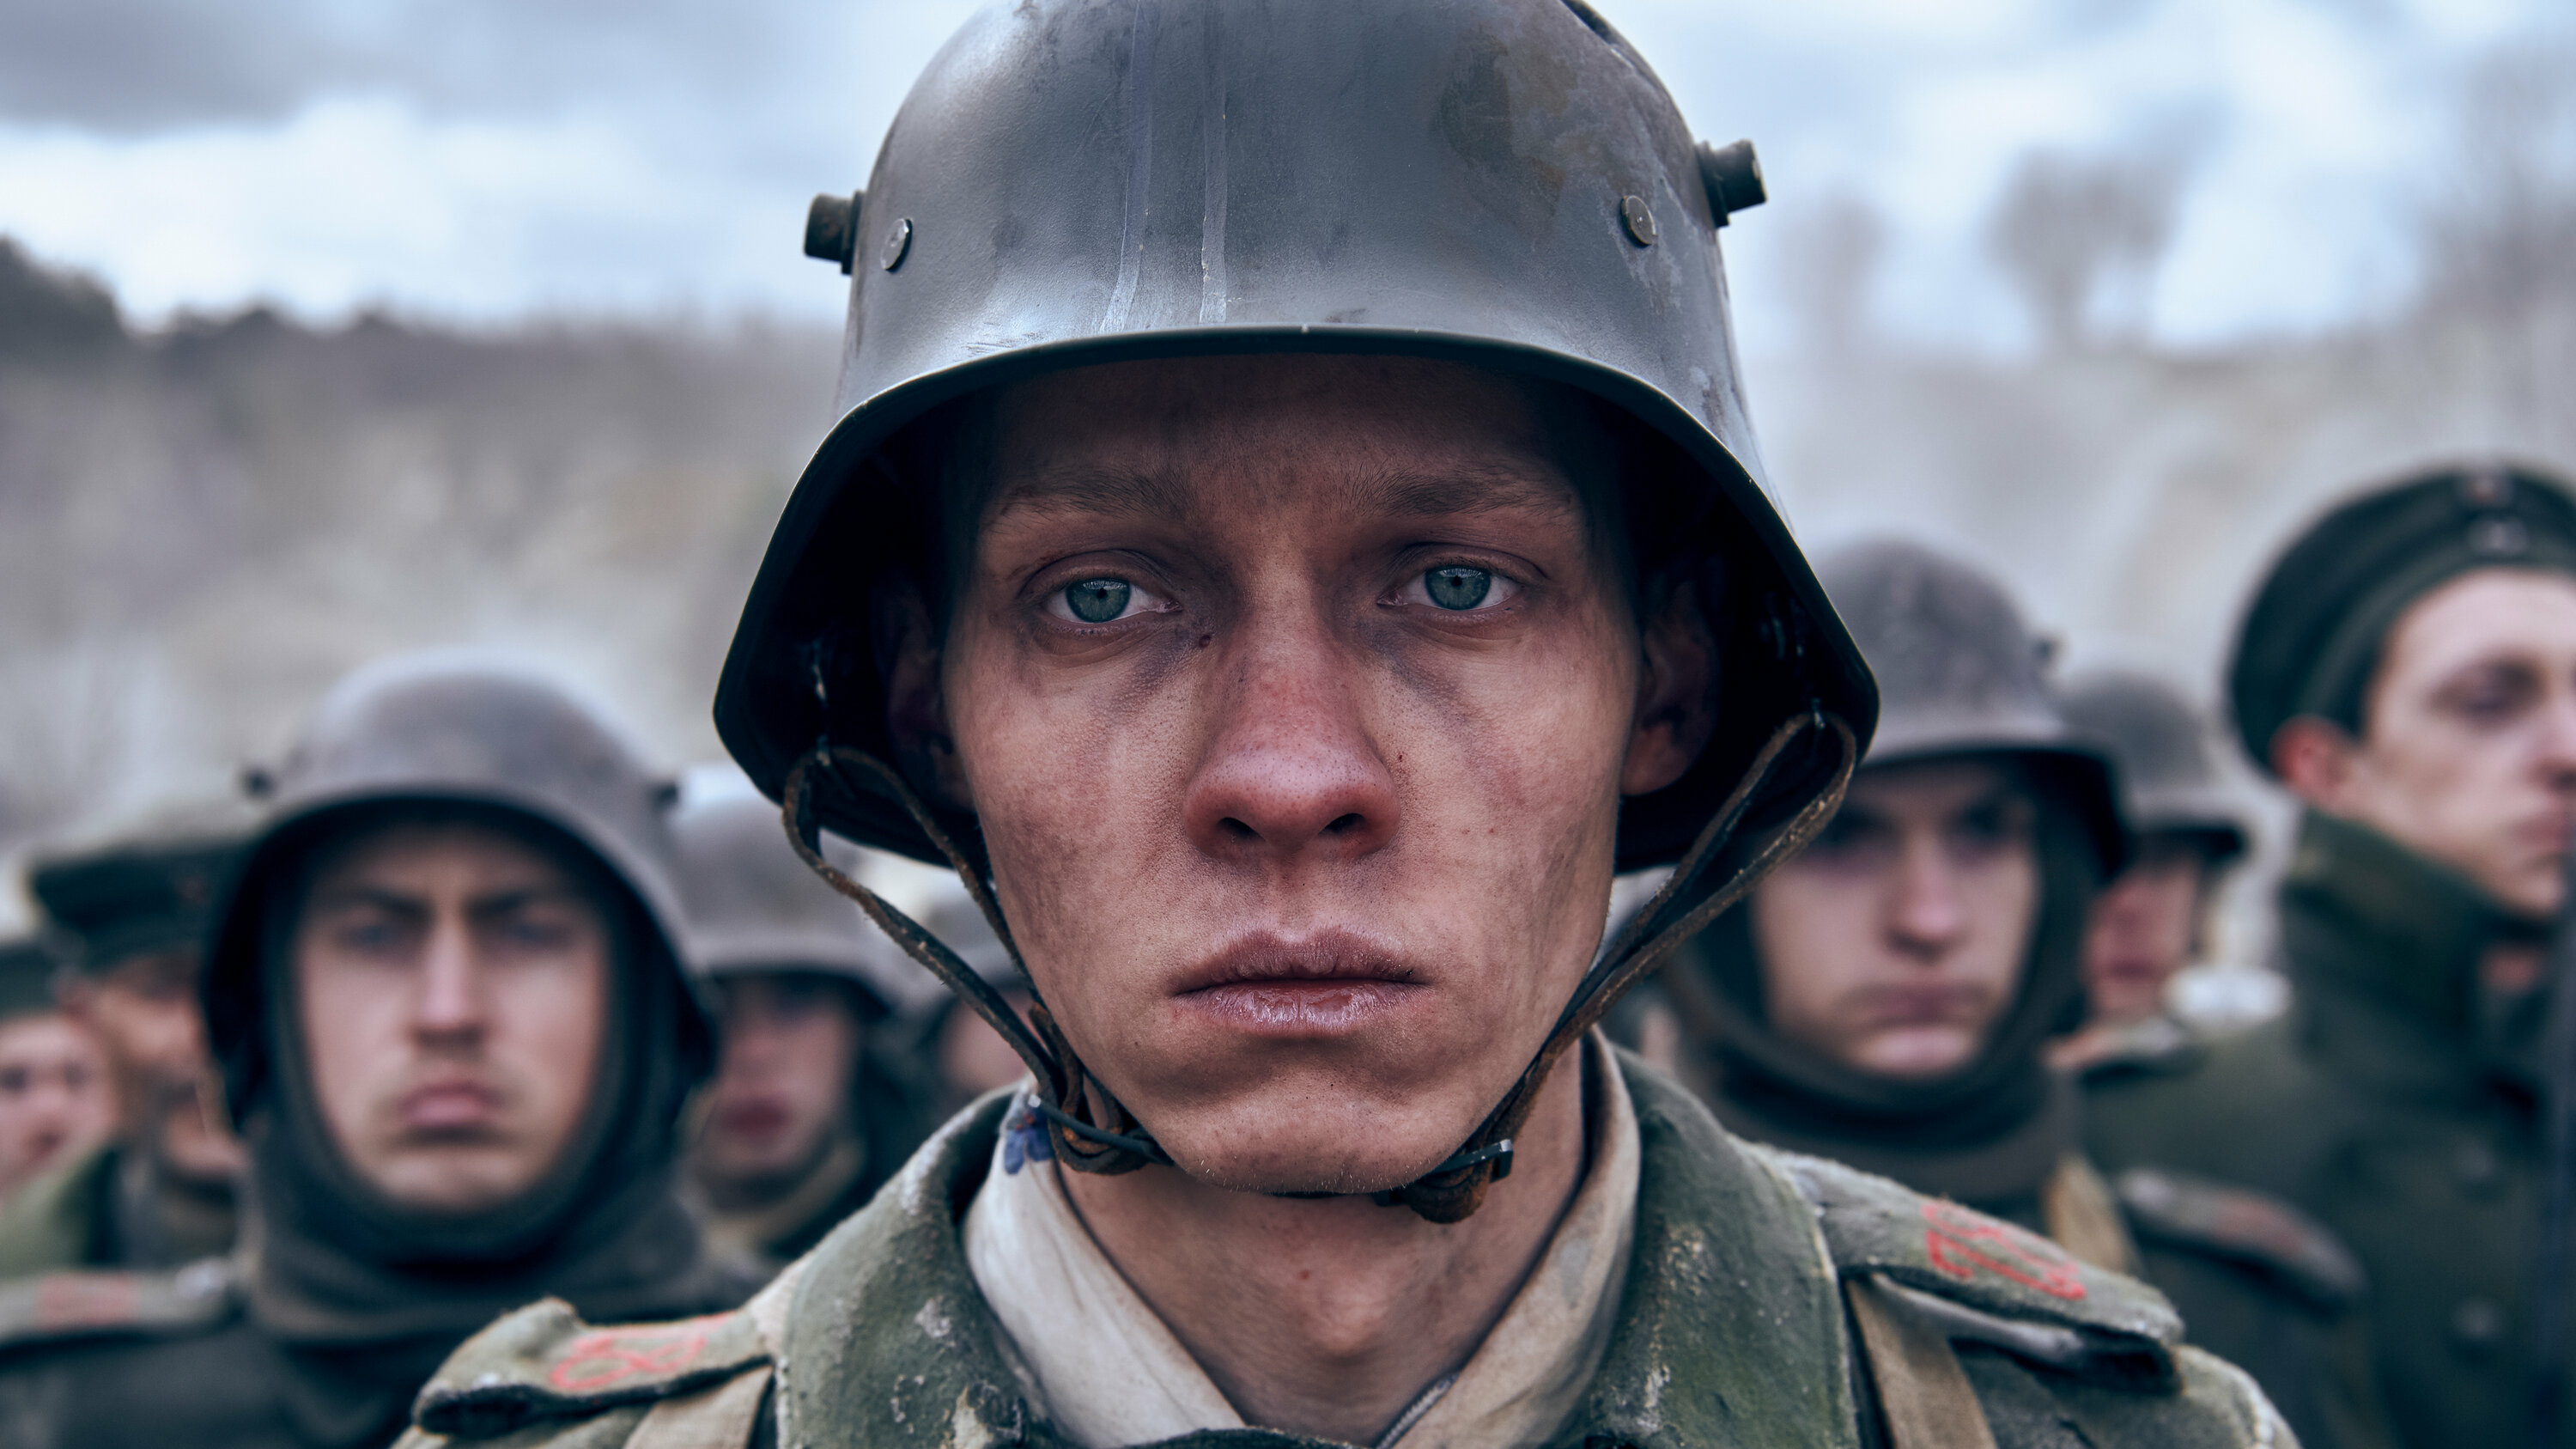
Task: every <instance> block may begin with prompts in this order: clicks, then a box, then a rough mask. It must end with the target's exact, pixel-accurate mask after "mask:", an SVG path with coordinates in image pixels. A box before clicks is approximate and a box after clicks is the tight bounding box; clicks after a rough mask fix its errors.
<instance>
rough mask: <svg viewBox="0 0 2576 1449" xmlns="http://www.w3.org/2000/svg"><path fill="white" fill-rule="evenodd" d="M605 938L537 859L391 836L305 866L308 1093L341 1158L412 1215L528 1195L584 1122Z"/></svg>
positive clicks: (438, 832) (405, 829) (599, 920)
mask: <svg viewBox="0 0 2576 1449" xmlns="http://www.w3.org/2000/svg"><path fill="white" fill-rule="evenodd" d="M609 941H610V935H609V930H608V926H607V921H606V918H605V916H604V913H603V912H602V911H601V909H600V907H599V905H598V903H597V902H596V901H594V900H593V899H592V898H591V896H590V894H589V892H588V891H587V890H585V889H584V888H583V887H582V886H581V885H580V884H579V883H578V882H576V881H575V880H574V879H573V878H572V876H571V875H570V874H569V873H568V872H567V871H565V870H564V868H563V867H562V866H561V865H559V864H558V863H557V862H556V861H555V860H554V859H553V858H552V857H551V856H549V855H548V854H547V853H546V852H544V851H542V850H539V849H537V848H535V847H533V846H531V845H529V844H527V843H525V842H523V841H521V840H519V839H516V838H514V837H512V836H510V835H507V834H503V833H501V832H499V831H496V830H492V829H487V828H484V827H481V826H476V825H470V824H454V823H442V824H437V825H425V824H424V825H407V824H392V825H386V826H383V827H380V828H378V829H374V830H370V831H367V832H364V833H362V834H360V835H359V836H357V837H356V838H354V839H351V840H349V841H347V842H345V843H343V844H341V845H339V846H338V847H337V848H336V849H334V850H333V851H332V852H331V853H330V855H329V857H328V858H327V859H325V860H323V861H322V862H320V863H319V864H318V866H317V867H316V870H315V873H314V876H313V881H312V885H311V887H310V889H309V890H308V891H307V893H306V895H305V899H304V904H303V908H302V910H301V912H300V914H299V918H298V920H297V922H296V929H295V932H294V936H293V943H294V944H293V947H292V949H293V952H294V980H295V990H296V1002H297V1006H298V1011H297V1016H296V1020H297V1025H298V1029H299V1031H300V1033H301V1035H302V1037H303V1046H304V1051H305V1059H306V1062H307V1064H308V1066H309V1069H310V1070H309V1071H308V1073H307V1076H308V1080H309V1081H310V1082H311V1083H312V1089H313V1094H314V1097H315V1098H316V1103H317V1105H318V1107H319V1108H320V1111H321V1115H322V1118H323V1122H324V1125H325V1126H326V1127H328V1128H329V1129H330V1132H331V1136H332V1139H333V1144H334V1145H335V1146H336V1147H337V1148H338V1149H339V1152H340V1155H341V1157H342V1158H343V1159H344V1160H345V1161H346V1162H347V1163H348V1164H349V1166H350V1167H351V1168H352V1169H353V1170H354V1171H355V1172H356V1173H357V1174H358V1176H359V1177H360V1178H362V1179H363V1180H364V1181H366V1183H367V1184H368V1185H369V1186H370V1187H372V1188H373V1189H374V1190H375V1191H377V1192H379V1193H381V1194H382V1195H383V1196H384V1197H385V1198H386V1199H387V1200H389V1201H391V1202H393V1203H395V1204H397V1205H399V1206H402V1207H407V1208H412V1209H414V1210H417V1211H423V1212H446V1213H468V1212H478V1211H482V1210H486V1209H490V1208H494V1207H498V1206H500V1205H502V1204H504V1203H506V1202H508V1201H509V1200H510V1199H512V1198H514V1197H516V1196H518V1195H519V1194H521V1193H523V1192H526V1191H527V1190H528V1189H529V1188H531V1187H533V1186H535V1184H536V1183H537V1181H538V1179H540V1178H541V1177H543V1176H544V1175H545V1172H546V1170H547V1169H548V1168H549V1167H551V1166H553V1165H554V1162H555V1159H556V1158H557V1157H559V1156H561V1155H562V1153H563V1151H564V1148H565V1146H566V1144H567V1143H569V1142H570V1141H571V1139H572V1135H573V1130H574V1129H575V1128H576V1127H577V1126H579V1125H580V1122H581V1119H582V1114H583V1112H584V1111H585V1110H586V1109H587V1108H588V1105H589V1099H590V1092H591V1085H592V1081H593V1079H594V1078H595V1077H596V1076H597V1075H598V1070H599V1059H600V1050H601V1045H602V1040H603V1038H604V1036H605V1031H606V1025H607V1020H606V1018H607V1010H608V980H609V978H608V973H609V951H610V947H609Z"/></svg>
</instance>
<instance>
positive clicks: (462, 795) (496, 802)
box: [205, 651, 711, 1116]
mask: <svg viewBox="0 0 2576 1449" xmlns="http://www.w3.org/2000/svg"><path fill="white" fill-rule="evenodd" d="M250 783H251V786H252V789H253V792H254V793H255V794H258V795H261V796H263V797H264V798H265V799H266V800H267V802H268V806H269V810H268V815H267V817H266V819H265V820H264V822H263V823H262V824H261V826H260V829H259V831H258V832H257V834H255V835H254V836H253V837H252V838H251V840H250V842H249V844H248V845H247V846H246V848H245V850H244V852H243V855H242V859H241V864H240V867H239V869H238V871H237V872H236V874H235V875H234V877H233V881H232V886H231V889H230V890H229V891H227V893H226V895H225V897H224V900H223V901H222V903H221V904H220V906H219V907H218V909H217V912H216V918H215V925H214V930H213V934H212V937H211V954H210V956H209V959H208V962H207V970H206V978H205V1000H206V1017H207V1026H208V1028H209V1038H210V1041H211V1043H212V1045H213V1047H214V1050H215V1054H216V1058H217V1060H218V1061H219V1062H220V1063H221V1064H222V1066H223V1069H224V1079H225V1080H224V1084H225V1088H226V1090H227V1092H228V1093H229V1094H230V1102H231V1105H232V1109H233V1111H234V1113H235V1114H236V1115H237V1116H238V1115H239V1114H240V1113H242V1112H243V1111H244V1109H245V1107H246V1105H247V1104H248V1103H250V1102H251V1101H252V1100H253V1099H254V1098H255V1097H256V1095H257V1093H258V1091H259V1089H260V1088H261V1086H262V1085H263V1084H264V1081H265V1078H266V1076H267V1073H268V1071H269V1066H270V1064H269V1061H268V1043H267V1035H268V1034H267V1031H266V1030H265V1028H266V1026H267V1024H268V1022H267V1012H268V1003H267V1002H266V1000H265V990H266V974H267V971H266V960H265V957H266V955H267V953H269V952H270V951H271V950H273V949H274V943H273V942H272V941H271V940H270V939H268V937H269V933H270V932H272V931H273V930H274V929H276V928H277V925H278V921H277V920H276V919H274V918H273V909H272V908H284V907H289V906H291V905H292V904H293V895H294V892H295V891H296V890H297V889H298V887H299V884H300V879H299V877H300V871H301V864H302V861H303V858H304V856H305V854H306V853H307V850H308V848H309V846H310V845H311V844H312V843H313V842H314V841H316V840H317V839H319V838H321V837H322V836H323V835H325V834H327V833H328V832H329V831H330V830H332V829H334V828H336V827H338V826H339V825H341V824H343V823H346V822H348V821H350V820H352V819H354V818H358V817H359V815H360V813H361V812H372V811H378V810H383V809H388V808H393V807H400V806H407V805H433V806H436V805H452V806H465V807H480V808H482V809H487V810H490V811H494V812H497V813H499V814H500V815H501V816H503V817H504V818H506V819H508V820H510V821H512V822H513V823H517V824H523V825H528V826H533V827H534V828H535V829H537V830H538V831H539V832H541V833H544V834H548V835H550V836H551V837H553V838H558V839H560V840H561V841H562V842H563V843H565V844H566V845H568V846H570V847H572V848H573V849H575V850H576V851H578V852H579V853H580V854H581V855H583V856H586V857H587V858H588V859H589V860H590V861H592V862H595V863H596V865H597V866H598V867H599V869H600V872H601V873H602V875H603V876H604V877H605V879H606V882H607V883H608V884H610V885H611V886H612V887H613V888H617V889H622V890H623V891H624V892H625V893H626V896H627V898H628V902H629V903H630V904H631V905H632V906H633V908H634V910H633V916H634V921H635V929H636V934H638V935H640V936H641V937H642V939H641V940H640V941H636V942H634V943H633V944H634V946H635V947H636V949H633V950H631V951H630V952H629V956H630V963H631V964H630V969H631V970H632V971H633V973H634V974H633V975H632V976H631V977H630V978H629V982H630V984H629V986H628V988H627V990H626V994H625V996H624V1001H625V1004H626V1010H627V1011H628V1013H629V1014H630V1016H633V1017H634V1018H635V1019H636V1020H638V1021H644V1020H656V1021H658V1020H664V1019H667V1021H668V1024H669V1027H670V1028H671V1029H672V1030H673V1031H675V1033H676V1041H677V1046H678V1049H679V1058H678V1060H676V1061H674V1062H671V1063H667V1064H664V1066H666V1067H667V1068H668V1069H670V1070H673V1071H675V1072H677V1073H678V1074H679V1076H680V1077H681V1079H683V1080H688V1081H694V1080H696V1079H697V1078H698V1077H700V1076H703V1075H704V1073H705V1071H706V1069H707V1066H708V1064H709V1061H710V1059H711V1055H710V1049H709V1038H708V1034H707V1028H706V1022H705V1019H704V1016H703V1014H702V1013H701V1012H700V1011H699V1009H698V1007H697V1003H696V1000H695V998H694V996H693V995H692V994H691V992H690V990H689V987H688V985H687V983H686V981H685V979H684V976H683V973H682V971H681V966H680V963H681V961H682V959H683V957H682V955H681V952H680V949H679V947H680V943H681V942H682V941H683V940H684V939H685V937H684V934H683V928H682V920H683V917H682V914H681V909H680V903H679V893H678V891H677V890H676V889H675V888H674V886H673V883H672V862H673V848H672V843H671V835H670V829H669V825H668V821H667V820H666V818H665V816H666V814H667V812H668V810H669V808H670V806H671V804H672V802H673V800H674V798H675V796H676V790H675V789H674V787H673V786H672V785H671V784H670V782H668V781H667V780H666V779H664V778H663V777H662V776H660V775H658V774H656V773H654V772H653V771H651V770H650V769H648V768H647V767H646V766H645V764H644V763H643V759H642V757H641V755H640V754H639V752H638V751H637V750H636V748H635V747H634V746H633V745H632V744H631V743H630V742H629V741H628V739H627V738H626V736H625V734H624V733H623V731H622V730H621V729H619V728H618V727H617V726H616V725H614V724H612V723H611V722H610V720H609V719H608V717H607V716H606V714H605V712H604V711H602V710H600V709H598V708H596V707H595V706H593V705H591V704H589V703H588V702H586V701H584V700H582V699H580V698H579V697H577V696H575V695H574V694H572V693H570V692H569V691H568V690H566V689H565V687H564V686H562V685H561V684H558V683H556V682H555V681H553V680H551V679H549V678H547V677H545V676H543V675H541V674H538V673H536V672H534V671H532V670H529V669H526V668H523V667H520V666H517V665H515V664H512V663H508V662H504V661H496V660H494V659H492V658H490V657H488V656H483V655H478V654H474V653H466V652H449V651H439V652H433V653H426V654H415V655H407V656H402V657H399V658H395V659H389V660H385V661H382V662H380V663H377V664H374V665H370V666H368V667H366V668H364V669H360V670H358V671H356V672H355V673H353V674H351V675H349V676H348V677H347V678H345V679H343V680H342V681H341V682H340V683H339V684H338V685H337V686H335V687H334V688H333V689H332V690H331V692H330V693H329V694H328V695H326V696H324V698H323V700H322V702H321V704H320V705H319V706H318V707H316V708H315V710H314V712H313V714H312V716H311V717H310V719H309V720H308V721H307V723H306V727H305V731H304V734H303V736H302V738H301V739H300V740H299V741H298V743H297V744H296V745H295V747H294V749H293V750H292V751H291V752H290V753H289V754H288V756H287V758H286V761H285V763H284V764H283V765H282V766H281V767H279V768H278V769H277V770H276V771H275V772H274V773H273V774H255V775H254V776H253V778H252V779H251V781H250Z"/></svg>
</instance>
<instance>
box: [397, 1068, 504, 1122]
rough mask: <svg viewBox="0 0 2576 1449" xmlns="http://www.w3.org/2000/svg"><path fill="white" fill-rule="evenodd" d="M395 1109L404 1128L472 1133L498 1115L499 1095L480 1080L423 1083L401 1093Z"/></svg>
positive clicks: (499, 1109)
mask: <svg viewBox="0 0 2576 1449" xmlns="http://www.w3.org/2000/svg"><path fill="white" fill-rule="evenodd" d="M397 1110H398V1112H399V1114H400V1116H401V1119H402V1125H403V1127H404V1128H405V1130H407V1131H412V1132H423V1133H438V1134H447V1133H456V1132H471V1131H476V1130H478V1129H481V1128H484V1127H487V1126H489V1125H491V1123H492V1121H493V1119H495V1118H497V1117H499V1116H500V1115H501V1094H500V1092H499V1091H497V1090H496V1089H494V1088H493V1087H492V1086H491V1085H490V1084H488V1083H485V1082H481V1081H471V1080H462V1079H451V1080H447V1081H438V1082H424V1083H422V1084H421V1085H419V1086H417V1087H414V1088H412V1089H411V1090H410V1091H408V1092H405V1093H403V1095H402V1099H401V1102H400V1104H399V1106H398V1108H397Z"/></svg>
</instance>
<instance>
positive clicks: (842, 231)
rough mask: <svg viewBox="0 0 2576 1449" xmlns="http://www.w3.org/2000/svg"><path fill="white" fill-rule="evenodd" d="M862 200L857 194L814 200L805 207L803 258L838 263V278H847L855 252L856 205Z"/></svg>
mask: <svg viewBox="0 0 2576 1449" xmlns="http://www.w3.org/2000/svg"><path fill="white" fill-rule="evenodd" d="M865 197H866V193H865V192H860V191H853V192H851V193H850V194H849V195H847V196H833V195H830V194H828V193H827V194H825V195H822V196H817V197H815V198H814V204H813V205H811V206H808V207H807V208H805V255H807V256H809V257H812V258H814V259H815V260H817V261H824V262H838V263H840V264H841V275H842V276H845V277H846V276H848V275H849V274H850V260H851V258H852V256H854V255H855V254H856V253H857V251H858V246H859V204H860V202H861V201H862V200H864V199H865Z"/></svg>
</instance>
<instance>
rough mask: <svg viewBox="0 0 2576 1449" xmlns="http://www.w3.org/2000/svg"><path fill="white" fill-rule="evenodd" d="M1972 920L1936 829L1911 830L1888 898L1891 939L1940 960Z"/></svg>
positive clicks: (1915, 953) (1912, 953) (1901, 946)
mask: <svg viewBox="0 0 2576 1449" xmlns="http://www.w3.org/2000/svg"><path fill="white" fill-rule="evenodd" d="M1967 923H1968V916H1967V912H1966V911H1965V910H1964V909H1963V908H1962V906H1961V904H1960V900H1959V879H1958V872H1957V871H1956V870H1954V869H1953V868H1952V866H1951V863H1950V857H1949V853H1948V852H1947V851H1944V850H1943V849H1942V848H1941V842H1940V840H1939V839H1938V838H1937V837H1936V836H1935V835H1934V834H1933V833H1932V832H1929V831H1925V832H1920V833H1916V832H1909V833H1908V834H1907V837H1906V839H1905V843H1904V850H1903V853H1902V854H1901V855H1900V857H1899V858H1898V861H1897V870H1896V881H1895V893H1894V895H1893V897H1892V898H1891V899H1890V901H1889V903H1888V913H1887V934H1888V937H1889V939H1890V940H1892V941H1893V942H1894V943H1895V944H1896V946H1897V948H1898V949H1899V950H1900V951H1903V952H1904V953H1905V954H1907V955H1909V956H1915V957H1918V958H1921V959H1923V960H1926V961H1930V960H1936V959H1938V958H1939V957H1941V956H1943V955H1945V954H1947V953H1948V952H1949V950H1950V948H1951V947H1953V946H1955V945H1957V944H1958V942H1959V937H1960V936H1961V934H1962V933H1964V932H1965V931H1966V930H1967Z"/></svg>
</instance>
